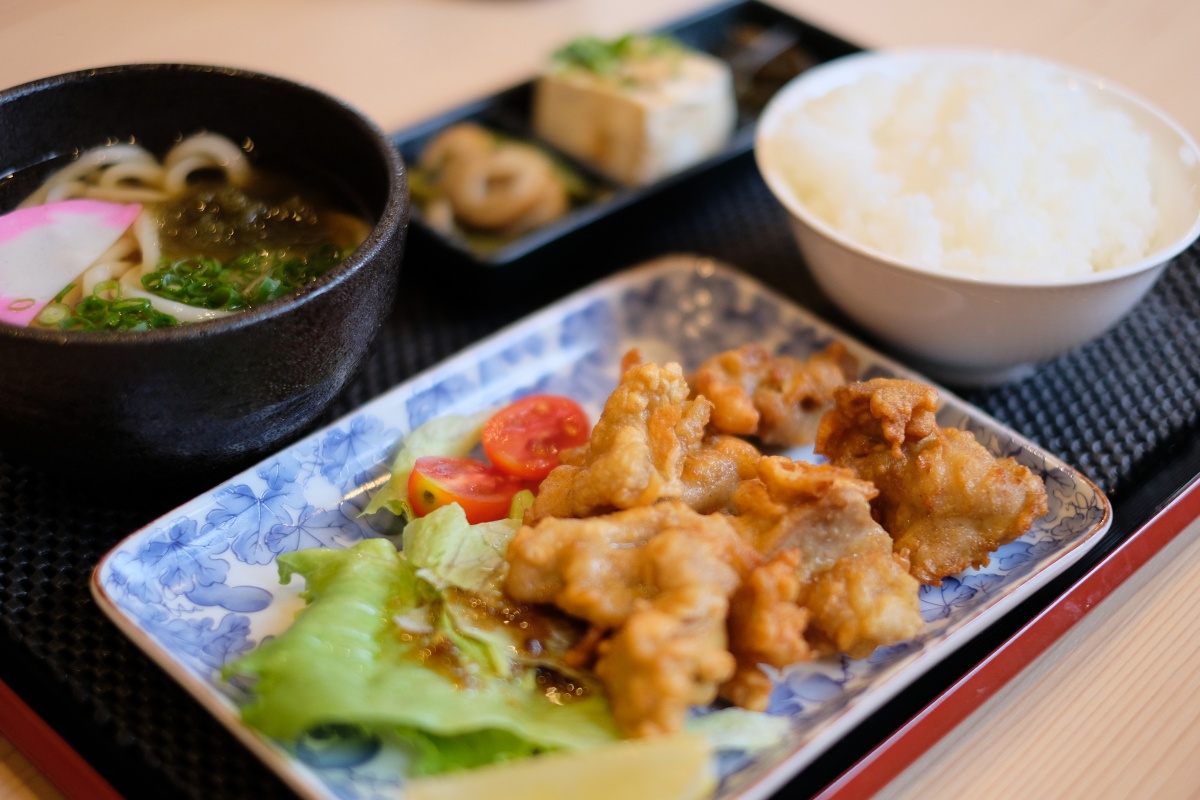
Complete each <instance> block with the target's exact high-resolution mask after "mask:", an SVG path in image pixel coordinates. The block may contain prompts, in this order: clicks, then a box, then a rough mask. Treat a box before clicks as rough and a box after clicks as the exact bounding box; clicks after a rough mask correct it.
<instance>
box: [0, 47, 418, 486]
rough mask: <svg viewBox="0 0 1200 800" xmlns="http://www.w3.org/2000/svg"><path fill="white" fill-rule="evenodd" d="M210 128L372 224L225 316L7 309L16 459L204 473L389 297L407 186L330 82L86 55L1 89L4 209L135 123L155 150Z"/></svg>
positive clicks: (275, 422) (332, 366)
mask: <svg viewBox="0 0 1200 800" xmlns="http://www.w3.org/2000/svg"><path fill="white" fill-rule="evenodd" d="M201 130H208V131H214V132H219V133H223V134H225V135H226V136H228V137H230V138H231V139H233V140H234V141H236V142H242V141H244V140H245V139H250V140H251V141H252V142H253V143H254V146H253V150H252V151H251V154H250V155H251V158H252V161H254V162H255V163H257V164H261V165H262V166H264V167H267V168H270V169H274V170H277V171H280V172H284V173H288V174H290V175H291V176H292V177H294V178H297V179H299V180H301V181H309V180H313V181H316V182H318V183H319V184H320V185H321V187H322V188H325V189H327V190H332V191H334V192H335V193H338V194H340V195H341V196H342V197H343V198H344V199H346V200H347V201H349V202H352V203H355V204H358V205H360V206H361V211H362V212H363V213H364V214H365V215H366V216H367V218H368V220H369V221H371V222H372V223H373V225H374V227H373V230H372V232H371V234H370V236H369V237H368V238H367V240H366V241H365V242H364V243H363V244H362V246H361V247H359V248H358V249H357V250H356V251H355V252H354V253H353V254H352V255H350V256H349V257H348V258H347V259H346V260H345V261H344V262H342V263H341V264H339V265H338V266H337V267H335V268H334V269H333V270H331V271H330V272H329V273H327V274H326V275H324V276H323V277H322V278H320V279H319V280H318V281H316V282H315V283H313V284H310V285H309V286H308V287H307V288H305V289H304V290H303V291H301V292H300V293H298V294H295V295H292V296H289V297H285V298H281V299H279V300H276V301H274V302H272V303H269V304H266V305H264V306H261V307H258V308H255V309H252V310H249V311H245V312H241V313H238V314H234V315H231V316H228V317H225V318H222V319H218V320H213V321H209V322H203V323H198V324H194V325H185V326H181V327H176V328H160V329H157V330H152V331H146V332H141V333H116V332H103V333H83V332H58V331H49V330H40V329H32V328H18V327H13V326H9V325H4V324H0V454H3V456H4V457H5V458H8V459H10V460H12V461H16V462H20V463H31V464H35V465H37V466H38V467H40V468H45V469H50V470H53V471H55V472H58V473H60V474H62V475H64V476H67V477H70V478H71V479H72V480H73V482H76V481H77V482H83V483H84V484H85V485H86V484H88V483H89V482H90V483H103V484H112V483H113V482H114V481H138V482H141V483H142V485H148V484H152V485H155V486H176V487H179V486H183V485H187V484H188V483H191V484H194V483H195V482H196V481H198V480H207V479H210V478H216V477H220V476H222V475H223V474H227V473H229V472H231V471H233V470H235V469H237V468H239V467H244V466H247V465H248V464H249V463H250V462H251V461H252V460H253V459H255V458H256V457H258V456H262V455H265V454H266V453H268V452H269V451H271V450H272V449H273V448H275V447H277V446H280V445H281V444H282V443H283V442H285V441H286V440H287V439H289V438H290V437H292V436H294V435H296V434H297V433H298V432H299V431H301V430H302V429H304V428H305V427H306V426H308V425H310V424H311V423H312V422H313V421H314V420H315V419H316V417H317V416H318V415H319V414H321V412H322V411H323V410H324V409H325V408H326V407H327V406H328V404H329V403H330V402H331V401H332V400H333V399H334V397H335V396H336V395H337V394H338V392H339V390H340V389H341V388H342V387H343V386H344V385H345V384H346V382H347V381H348V380H349V379H350V378H351V377H352V376H353V375H354V373H355V371H356V370H357V369H358V368H359V366H360V365H361V363H362V361H363V359H364V356H365V354H366V352H367V349H368V346H369V345H370V343H371V340H372V339H373V338H374V336H375V334H376V332H377V331H378V329H379V327H380V324H381V323H382V321H383V320H384V318H385V317H386V316H387V314H388V312H389V311H390V309H391V306H392V300H393V296H394V294H395V288H396V280H397V277H398V275H399V269H400V258H401V255H402V252H403V248H404V239H405V232H406V226H407V222H408V208H409V204H408V189H407V184H406V176H405V170H404V166H403V164H402V162H401V159H400V156H399V154H398V153H397V151H396V149H395V147H394V146H393V145H392V144H391V143H390V142H389V141H388V139H387V138H386V137H385V136H384V135H383V134H382V132H380V131H379V130H378V129H376V127H375V126H374V125H372V124H371V123H370V122H369V121H367V120H366V119H365V118H364V117H362V116H361V115H360V114H359V113H358V112H356V111H354V110H353V109H351V108H350V107H348V106H346V105H345V104H343V103H341V102H339V101H338V100H335V99H334V98H332V97H329V96H328V95H325V94H322V93H321V92H318V91H315V90H313V89H311V88H308V87H305V86H300V85H297V84H295V83H292V82H289V81H286V80H282V79H280V78H275V77H270V76H267V75H261V74H256V73H251V72H245V71H241V70H236V69H224V68H216V67H207V66H190V65H175V64H169V65H168V64H148V65H130V66H117V67H107V68H102V69H94V70H87V71H83V72H75V73H71V74H67V75H59V76H56V77H52V78H46V79H43V80H39V81H35V82H33V83H28V84H24V85H22V86H17V87H15V88H12V89H8V90H6V91H3V92H0V213H2V212H7V211H9V210H11V209H13V208H14V207H15V206H16V205H17V204H18V203H19V202H20V201H21V199H22V198H23V197H24V196H25V195H27V194H29V193H30V192H31V191H32V190H33V189H34V188H36V186H37V185H38V184H39V183H40V182H41V180H42V179H43V178H44V177H45V175H47V174H49V172H51V171H52V170H53V169H54V168H57V167H58V166H60V165H61V163H62V160H63V158H64V157H69V156H70V155H71V154H72V153H73V152H75V151H76V149H85V148H89V147H94V146H96V145H100V144H103V143H105V142H106V141H112V140H129V139H130V138H131V137H132V138H135V139H136V140H137V141H138V142H139V143H141V144H143V145H144V146H146V147H147V148H148V149H150V150H151V151H152V152H156V153H158V154H159V155H161V154H162V153H163V152H164V151H165V150H166V149H167V148H168V147H169V146H170V145H171V144H172V143H173V142H174V141H175V140H176V139H177V138H178V137H179V136H181V135H188V134H191V133H194V132H197V131H201ZM51 162H57V163H51ZM130 485H133V484H130Z"/></svg>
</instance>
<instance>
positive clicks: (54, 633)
mask: <svg viewBox="0 0 1200 800" xmlns="http://www.w3.org/2000/svg"><path fill="white" fill-rule="evenodd" d="M684 251H686V252H695V253H701V254H704V255H708V256H712V257H715V258H719V259H722V260H725V261H727V262H729V263H730V264H733V265H735V266H738V267H740V268H742V269H743V270H745V271H747V272H749V273H750V274H752V275H754V276H756V277H757V278H759V279H760V280H762V281H763V282H764V283H766V284H768V285H770V286H773V287H775V288H777V289H779V290H780V291H782V292H784V293H785V294H788V295H790V296H792V297H794V298H795V299H796V300H797V301H799V302H800V303H802V304H804V305H807V306H809V307H811V308H813V309H814V310H816V311H818V313H821V314H822V315H824V316H826V317H827V318H829V319H830V320H831V321H833V322H834V323H835V324H838V325H841V326H843V327H845V328H847V329H848V330H850V331H851V332H853V333H855V334H856V335H860V336H861V335H862V333H861V331H857V330H855V329H854V327H853V326H852V325H850V324H848V322H847V321H846V320H845V319H844V318H842V317H841V316H840V315H839V314H837V313H836V311H834V310H833V309H832V308H831V307H830V306H829V304H828V302H827V301H826V300H825V299H824V298H823V297H822V296H821V294H820V292H819V291H818V290H817V289H816V287H815V285H814V284H813V283H812V281H811V280H810V279H809V278H808V277H807V273H806V272H805V271H804V268H803V265H802V263H801V261H800V258H799V255H798V252H797V250H796V247H795V245H794V243H793V241H792V238H791V235H790V233H789V232H788V230H787V226H786V222H785V218H784V214H783V211H782V210H781V209H780V208H779V207H778V206H777V204H776V203H775V202H774V200H773V199H772V198H771V197H770V195H769V194H768V192H767V190H766V188H765V186H764V185H763V184H762V182H761V180H760V179H759V177H758V175H757V172H756V171H755V169H754V166H753V164H752V162H751V161H750V159H749V158H742V159H738V160H736V161H734V162H732V163H730V164H728V165H726V166H725V167H722V168H721V169H719V170H717V171H715V172H713V173H711V174H708V175H706V176H704V177H703V178H700V179H697V180H693V181H690V182H688V183H687V184H686V185H683V186H680V187H678V188H677V189H675V190H673V191H671V192H669V193H667V194H665V195H662V196H660V197H658V198H657V199H655V200H654V202H653V203H651V204H649V205H648V206H647V207H639V208H634V209H629V210H628V211H627V212H625V213H622V214H621V215H619V216H617V217H615V218H613V219H612V220H610V221H608V222H606V223H605V224H604V225H602V226H600V228H599V229H597V230H595V231H594V232H592V233H591V234H588V235H585V236H583V237H581V238H579V239H577V240H575V241H572V242H569V243H565V244H564V245H563V246H561V247H559V248H555V249H552V250H551V251H550V252H549V253H548V254H547V256H546V257H545V258H544V259H542V261H541V262H540V263H536V264H534V265H532V266H529V267H527V268H525V267H522V268H518V269H516V270H512V271H510V272H507V273H498V274H489V275H478V274H472V273H471V272H470V271H469V270H464V269H463V268H462V267H461V266H460V267H455V266H454V265H452V264H450V263H448V262H446V261H445V258H444V256H443V255H442V254H440V253H438V252H436V251H435V250H433V249H432V248H431V247H430V246H429V244H428V243H427V242H421V241H419V240H417V241H414V242H413V243H412V246H411V248H410V252H409V256H408V257H407V258H406V262H405V266H404V269H405V277H404V280H403V281H402V284H403V285H402V290H401V293H400V296H399V297H398V299H397V303H396V308H395V312H394V314H393V316H392V318H391V320H390V321H389V322H388V324H387V325H386V326H385V328H384V330H383V331H382V332H381V335H380V337H379V340H378V342H377V344H376V346H375V349H374V351H373V355H372V357H371V358H370V360H369V362H368V364H367V366H366V368H365V369H364V371H363V373H362V374H361V375H360V376H359V377H358V378H357V379H356V380H355V382H354V383H353V384H352V385H351V386H349V387H348V388H347V390H346V391H345V392H344V394H343V395H342V397H341V398H340V399H339V400H338V402H337V403H336V405H335V407H334V408H333V409H331V410H330V412H329V414H328V415H327V417H326V419H325V421H329V420H332V419H334V418H336V417H337V416H340V415H341V414H343V413H345V412H347V411H349V410H351V409H352V408H354V407H355V406H357V405H359V404H361V403H362V402H364V401H366V400H368V399H369V398H371V397H373V396H375V395H377V394H379V393H380V392H383V391H385V390H387V389H388V388H390V387H392V386H394V385H395V384H397V383H399V382H401V381H403V380H404V379H405V378H406V377H408V376H410V375H412V374H414V373H415V372H418V371H420V370H422V369H424V368H426V367H429V366H431V365H432V364H434V363H436V362H438V361H440V360H441V359H443V358H445V357H446V356H449V355H450V354H452V353H454V352H456V351H458V350H460V349H462V348H463V347H465V346H467V345H469V344H471V343H472V342H474V341H476V340H477V339H479V338H480V337H482V336H484V335H486V334H488V333H490V332H492V331H494V330H496V329H498V328H500V327H502V326H503V325H505V324H507V323H509V322H512V321H514V320H516V319H519V318H520V317H522V316H524V315H525V314H527V313H529V312H530V311H532V310H535V309H536V308H539V307H541V306H543V305H545V304H546V303H549V302H551V301H553V300H554V299H555V298H556V297H558V296H561V295H562V294H565V293H566V292H568V291H570V290H572V289H574V288H577V287H579V286H582V285H585V284H586V283H589V282H591V281H592V280H594V279H595V278H597V277H600V276H602V275H603V274H605V273H607V272H611V271H613V270H615V269H617V268H619V267H621V266H625V265H632V264H635V263H638V262H640V261H643V260H646V259H649V258H652V257H654V256H657V255H661V254H663V253H668V252H684ZM1197 253H1198V251H1197V249H1195V248H1193V249H1192V250H1190V251H1188V252H1187V253H1185V254H1184V255H1183V256H1182V257H1180V258H1179V259H1178V260H1177V261H1176V263H1175V264H1174V265H1173V266H1172V267H1171V268H1170V269H1169V270H1168V271H1167V273H1166V275H1165V276H1164V278H1163V279H1162V280H1161V281H1160V282H1159V283H1158V285H1157V286H1156V287H1155V289H1154V290H1153V291H1152V293H1151V294H1150V295H1149V296H1148V297H1147V298H1146V299H1145V300H1144V301H1143V302H1142V303H1141V304H1140V305H1139V306H1138V307H1137V308H1136V309H1135V310H1134V312H1133V313H1132V314H1131V315H1130V316H1129V317H1127V318H1126V319H1125V320H1124V321H1123V322H1121V323H1120V324H1119V325H1118V326H1117V327H1116V328H1114V329H1113V330H1112V331H1110V332H1108V333H1107V334H1106V335H1104V336H1103V337H1101V338H1100V339H1099V340H1097V341H1095V342H1093V343H1091V344H1089V345H1086V346H1084V347H1081V348H1079V349H1077V350H1075V351H1074V352H1071V353H1069V354H1067V355H1066V356H1063V357H1062V358H1060V359H1058V360H1057V361H1055V362H1053V363H1050V364H1047V365H1044V366H1043V367H1041V368H1040V369H1038V370H1037V371H1036V373H1035V374H1033V375H1031V376H1029V377H1028V378H1026V379H1024V380H1021V381H1018V382H1014V383H1011V384H1008V385H1004V386H1000V387H996V388H991V389H987V390H976V391H971V392H963V394H964V396H965V397H966V399H968V400H969V401H971V402H973V403H975V404H977V405H979V406H981V407H982V408H984V409H985V410H987V411H988V412H990V413H991V414H993V415H994V416H996V417H997V418H999V419H1000V420H1001V421H1003V422H1005V423H1007V424H1008V425H1011V426H1012V427H1013V428H1015V429H1017V430H1018V431H1020V432H1021V433H1023V434H1025V435H1026V436H1028V437H1029V438H1030V439H1032V440H1034V441H1035V442H1038V443H1039V444H1041V445H1042V446H1044V447H1045V448H1047V449H1048V450H1050V451H1051V452H1054V453H1056V454H1057V455H1059V456H1061V457H1062V458H1063V459H1065V460H1066V461H1067V462H1069V463H1072V464H1074V465H1076V466H1078V467H1079V468H1080V469H1081V470H1082V471H1083V472H1084V473H1085V474H1087V475H1088V476H1089V477H1091V478H1092V479H1093V480H1095V481H1096V483H1097V484H1099V485H1100V486H1101V487H1102V488H1103V489H1104V490H1106V491H1107V492H1108V493H1109V495H1110V497H1112V498H1113V499H1114V502H1115V503H1116V504H1118V505H1119V504H1120V502H1121V498H1122V497H1123V496H1124V495H1125V494H1126V493H1128V492H1129V491H1131V490H1132V489H1135V488H1136V487H1137V486H1139V485H1140V484H1141V483H1142V482H1144V481H1146V480H1147V477H1148V476H1150V475H1153V474H1154V472H1155V470H1156V468H1157V466H1158V465H1159V464H1160V463H1162V462H1163V460H1164V459H1167V458H1169V457H1170V454H1171V452H1172V450H1173V448H1177V447H1178V446H1180V443H1186V442H1190V441H1192V440H1193V439H1194V437H1195V435H1196V429H1197V421H1198V420H1197V414H1198V411H1200V402H1198V399H1197V398H1198V394H1200V393H1198V391H1197V390H1198V386H1200V321H1198V318H1200V259H1198V255H1197ZM863 338H867V337H863ZM873 344H875V345H876V346H879V347H881V348H882V349H886V345H885V344H883V343H879V342H873ZM0 379H2V377H0ZM102 468H103V463H102V462H101V463H97V469H102ZM185 488H186V493H188V494H198V493H199V492H200V491H203V490H204V489H206V488H207V487H205V486H196V487H185ZM1178 488H1179V486H1167V487H1162V488H1161V489H1159V490H1158V491H1160V492H1161V493H1162V494H1163V495H1167V494H1169V493H1170V492H1171V491H1173V490H1175V489H1178ZM181 499H185V498H183V497H177V498H167V497H163V496H142V495H139V493H138V492H137V488H136V487H130V491H129V492H128V493H125V494H122V495H119V496H118V495H114V496H111V497H110V498H107V499H105V498H96V497H95V496H92V495H89V494H88V493H87V492H86V487H80V486H76V485H69V484H65V483H62V482H60V481H58V480H56V479H54V478H51V477H49V476H47V475H44V474H42V473H39V472H37V471H35V470H32V469H31V468H29V467H27V466H24V465H23V464H21V463H17V462H15V461H13V460H11V459H9V458H6V457H5V456H4V454H2V453H0V629H2V632H0V680H3V681H5V682H7V683H8V684H9V685H10V686H12V687H13V688H14V689H15V690H16V691H17V692H18V694H20V695H21V696H22V697H23V698H24V699H25V700H26V701H27V702H28V703H29V704H30V705H32V706H33V707H34V709H35V710H36V711H38V712H39V713H40V714H42V716H43V717H44V718H45V719H47V721H49V722H50V723H51V725H53V726H54V727H55V728H56V729H57V730H59V731H60V732H61V733H62V734H63V735H64V737H65V738H66V739H67V740H68V742H70V743H71V744H72V745H73V746H75V748H76V749H77V750H79V751H80V752H81V754H83V755H84V757H85V758H87V759H88V760H89V761H91V762H92V763H93V764H94V765H95V766H96V767H97V769H98V770H99V771H100V772H101V773H102V774H103V775H104V776H105V777H107V778H108V779H109V780H110V781H111V782H112V783H113V784H114V785H115V786H116V788H117V789H118V790H119V791H121V792H122V793H124V794H126V795H128V796H132V797H141V796H145V797H157V796H161V795H163V794H164V793H165V792H168V791H170V792H173V793H175V794H178V795H182V796H188V797H198V798H213V797H255V798H264V799H265V798H269V797H280V796H288V795H289V792H288V790H287V789H286V788H285V787H284V786H283V785H282V784H281V783H280V782H279V780H278V779H277V778H275V777H274V776H273V775H272V774H271V773H270V772H269V771H268V770H267V769H266V768H265V767H263V766H262V765H261V764H259V763H258V761H257V760H256V759H255V758H254V757H253V756H251V755H250V754H249V752H248V751H246V750H245V749H243V748H242V747H241V745H239V744H238V743H237V742H236V740H234V739H233V737H232V736H230V735H229V734H228V733H227V732H226V731H225V730H224V729H223V728H221V727H220V726H219V725H218V724H217V723H216V722H215V721H214V720H213V719H212V718H211V717H210V716H209V715H208V714H207V712H205V711H204V710H203V709H202V708H201V707H200V706H199V705H198V704H196V703H195V702H194V701H193V700H192V699H191V698H190V697H189V696H187V695H186V694H185V693H184V692H183V690H182V689H180V688H178V687H177V686H176V685H175V684H174V683H173V682H172V681H171V680H170V679H169V678H168V677H167V676H166V674H165V673H163V672H162V671H161V670H160V669H159V668H158V667H157V666H155V665H154V664H153V663H152V662H151V661H150V660H149V659H148V658H147V657H145V656H144V655H143V654H142V653H141V652H140V651H138V650H137V649H136V648H135V647H134V646H133V645H132V644H131V643H129V642H128V641H127V640H125V639H124V637H123V636H121V634H120V633H118V631H117V629H116V628H115V627H113V626H112V624H111V623H109V622H108V621H107V619H106V618H105V617H103V615H102V614H101V613H100V611H99V610H98V609H97V608H96V606H95V605H94V603H93V602H92V600H91V597H90V595H89V592H88V578H89V575H90V572H91V569H92V566H93V565H94V564H95V563H96V561H97V560H98V559H99V558H100V557H101V556H102V555H103V554H104V553H105V552H106V551H107V550H108V549H109V548H110V547H111V546H112V545H113V544H115V543H116V542H117V541H118V540H119V539H120V538H122V537H123V536H125V535H126V534H128V533H130V532H132V531H133V530H135V529H137V528H139V527H141V526H142V525H144V524H145V523H147V522H149V521H150V520H151V519H153V518H154V517H156V516H158V515H159V514H161V513H163V512H165V511H168V510H169V509H170V508H171V507H173V506H174V505H175V504H176V501H178V500H181ZM1126 532H1127V531H1126ZM1114 535H1120V532H1115V533H1114Z"/></svg>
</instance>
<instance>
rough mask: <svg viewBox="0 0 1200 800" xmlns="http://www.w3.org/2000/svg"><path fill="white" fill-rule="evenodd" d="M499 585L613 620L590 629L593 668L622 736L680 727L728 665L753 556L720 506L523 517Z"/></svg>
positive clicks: (590, 617)
mask: <svg viewBox="0 0 1200 800" xmlns="http://www.w3.org/2000/svg"><path fill="white" fill-rule="evenodd" d="M506 557H507V560H508V564H509V571H508V575H507V577H506V579H505V591H506V593H507V594H508V595H509V596H510V597H512V598H513V599H514V600H518V601H520V602H528V603H553V604H554V605H556V606H558V607H559V608H560V609H562V610H563V611H566V612H567V613H569V614H571V615H573V616H576V617H579V618H580V619H583V620H585V621H587V622H588V623H590V624H591V625H592V626H593V629H601V630H602V631H612V633H611V635H610V636H608V637H602V636H591V637H589V638H590V639H591V640H592V641H593V642H594V643H595V652H596V655H597V658H596V663H595V671H596V674H597V675H598V676H599V677H600V679H601V681H602V682H603V683H604V685H605V689H606V691H607V692H608V695H609V700H610V702H611V704H612V709H613V717H614V719H615V720H616V722H617V725H618V726H619V727H620V728H621V730H622V731H623V732H624V733H625V734H626V735H629V736H635V737H645V736H655V735H659V734H664V733H670V732H674V731H678V730H679V729H680V728H681V727H682V725H683V721H684V718H685V716H686V713H687V709H688V707H689V706H691V705H694V704H697V703H708V702H712V700H714V699H715V698H716V696H717V689H718V687H719V686H720V685H721V684H723V683H725V682H726V681H728V680H729V679H730V678H731V677H732V676H733V674H734V671H735V668H736V661H735V658H734V656H733V655H732V654H731V653H730V652H729V650H728V639H727V633H726V617H727V616H728V612H729V598H730V597H731V596H732V595H733V593H734V592H735V591H736V590H737V588H738V586H739V585H740V584H741V581H742V576H743V575H745V574H748V573H749V572H751V571H752V570H753V569H754V568H755V567H757V566H758V564H759V563H761V558H760V557H759V556H758V553H757V552H756V551H755V550H754V549H753V548H752V547H751V546H750V545H749V544H747V543H746V542H745V541H744V540H743V539H742V538H741V537H740V536H739V535H738V534H737V532H736V531H735V530H734V529H733V527H732V525H731V524H730V522H729V518H728V517H727V516H726V515H724V514H708V515H705V514H699V513H697V512H695V511H693V510H692V509H690V508H688V507H687V506H686V505H685V504H684V503H682V502H678V501H664V502H660V503H656V504H654V505H651V506H645V507H637V508H632V509H628V510H623V511H618V512H614V513H612V514H607V515H604V516H597V517H589V518H586V519H555V518H549V519H544V520H541V521H539V522H538V523H537V524H536V525H533V526H529V525H526V526H524V527H522V528H521V529H520V530H519V531H518V532H517V533H516V535H515V536H514V537H513V539H512V541H511V542H510V544H509V547H508V552H507V556H506Z"/></svg>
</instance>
